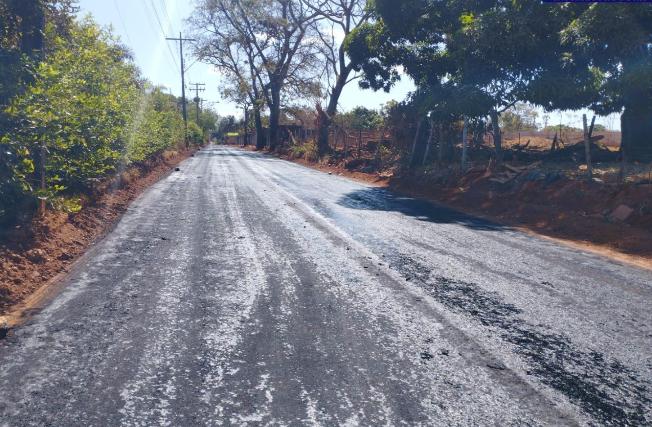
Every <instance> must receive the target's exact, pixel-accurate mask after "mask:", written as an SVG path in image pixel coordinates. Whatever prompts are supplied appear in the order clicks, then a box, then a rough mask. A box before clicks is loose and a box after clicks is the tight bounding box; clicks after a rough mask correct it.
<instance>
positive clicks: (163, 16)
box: [79, 0, 414, 115]
mask: <svg viewBox="0 0 652 427" xmlns="http://www.w3.org/2000/svg"><path fill="white" fill-rule="evenodd" d="M193 3H194V2H193V1H188V0H80V1H79V6H80V9H81V10H80V14H81V15H82V16H83V15H85V14H89V13H90V14H91V15H92V16H93V19H94V20H95V21H96V22H98V23H99V24H100V25H103V26H111V27H112V28H113V32H114V34H116V35H118V36H119V37H120V39H121V40H122V42H123V43H124V44H126V45H128V46H129V47H130V48H131V50H132V51H133V53H134V56H135V60H136V64H137V65H138V67H139V68H140V69H141V71H142V73H143V75H144V76H145V77H146V78H148V79H149V80H151V81H152V82H153V83H155V84H159V85H163V86H166V87H167V88H169V89H170V90H171V91H172V93H174V94H176V95H181V77H180V66H179V45H178V44H177V43H175V42H171V41H166V40H165V37H178V35H179V31H184V32H185V29H186V28H187V27H186V24H185V19H186V18H187V17H188V16H189V15H190V14H191V13H192V10H193ZM193 62H194V59H193V58H192V57H191V56H190V55H189V49H188V54H187V55H186V67H188V66H190V65H191V64H192V65H191V67H190V70H189V71H188V72H187V73H186V82H187V83H195V82H197V83H206V91H205V92H203V93H202V94H201V97H202V98H204V99H207V100H208V101H209V102H210V103H212V104H213V107H214V108H216V109H217V110H218V112H219V113H220V114H222V115H226V114H235V115H240V112H239V111H238V110H236V107H235V105H233V104H230V103H228V102H225V101H223V100H222V99H221V97H220V94H219V89H218V86H219V75H218V74H217V73H216V72H215V70H213V69H212V68H211V67H210V66H208V65H205V64H202V63H199V62H197V63H194V64H193ZM413 88H414V86H413V84H412V83H411V81H409V79H407V78H406V79H404V81H403V82H401V83H400V84H399V85H398V86H397V87H396V88H395V89H394V90H392V92H391V93H390V94H386V93H384V92H373V91H370V90H364V91H363V90H362V89H360V88H358V86H357V82H353V83H350V84H349V86H347V88H346V89H345V90H344V93H343V94H342V98H341V99H340V104H341V106H342V107H343V108H344V109H351V108H353V107H355V106H357V105H363V106H365V107H369V108H378V107H379V106H380V105H382V104H384V103H385V102H387V101H389V100H390V99H396V100H399V101H400V100H402V99H404V98H405V96H406V94H407V93H408V92H409V91H410V90H412V89H413ZM186 96H187V97H188V98H192V97H193V96H194V95H190V94H189V93H188V92H187V93H186Z"/></svg>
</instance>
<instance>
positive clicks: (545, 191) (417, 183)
mask: <svg viewBox="0 0 652 427" xmlns="http://www.w3.org/2000/svg"><path fill="white" fill-rule="evenodd" d="M280 157H282V158H284V159H286V160H290V161H294V162H297V163H300V164H303V165H305V166H309V167H312V168H315V169H318V170H321V171H324V172H330V173H334V174H338V175H343V176H348V177H350V178H354V179H357V180H360V181H364V182H366V183H370V184H373V185H378V186H385V187H389V188H391V189H393V190H396V191H399V192H402V193H404V194H408V195H412V196H420V197H425V198H428V199H430V200H433V201H435V202H437V203H441V204H444V205H447V206H451V207H453V208H456V209H459V210H461V211H464V212H467V213H471V214H474V215H477V216H481V217H484V218H487V219H490V220H493V221H496V222H499V223H502V224H507V225H510V226H513V227H515V228H520V229H522V230H524V231H529V232H533V233H536V234H538V235H541V236H545V237H549V238H553V239H555V240H558V241H561V242H562V243H565V244H569V245H571V246H574V247H580V248H582V249H585V250H589V251H592V252H596V253H599V254H602V255H605V256H608V257H610V258H613V259H616V260H618V261H621V262H626V263H629V264H633V265H637V266H639V267H643V268H650V269H652V184H650V183H649V182H639V183H629V184H626V185H615V184H605V183H603V182H600V181H591V182H589V181H587V180H585V179H583V178H578V177H575V178H569V177H567V176H565V175H564V174H562V173H559V172H556V171H555V170H554V167H540V166H537V167H528V166H527V165H521V166H518V165H514V166H513V167H514V170H512V171H510V170H508V169H503V170H502V171H494V173H492V174H489V173H487V171H486V168H483V167H478V168H474V169H471V170H470V171H469V172H468V173H466V174H464V175H462V176H459V174H458V175H454V174H453V175H451V174H448V175H446V176H445V177H442V175H441V174H438V173H436V171H433V170H420V171H419V172H415V173H412V174H398V173H396V171H395V170H386V171H383V172H381V173H378V172H370V171H367V170H365V171H360V170H359V168H357V167H356V162H348V163H347V164H342V163H340V164H324V163H315V162H309V161H307V160H305V159H302V158H299V159H297V158H293V157H292V156H290V155H287V154H284V155H280ZM351 165H353V167H351ZM530 166H532V165H530ZM549 166H550V165H549ZM553 166H554V165H553ZM508 167H510V165H508ZM519 169H520V170H519ZM506 177H507V178H506ZM501 181H504V182H501Z"/></svg>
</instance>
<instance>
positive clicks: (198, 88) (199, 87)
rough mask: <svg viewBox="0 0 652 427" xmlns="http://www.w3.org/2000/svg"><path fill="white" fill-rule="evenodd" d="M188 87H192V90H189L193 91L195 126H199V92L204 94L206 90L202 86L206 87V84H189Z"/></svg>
mask: <svg viewBox="0 0 652 427" xmlns="http://www.w3.org/2000/svg"><path fill="white" fill-rule="evenodd" d="M188 86H194V88H190V90H194V91H195V99H194V100H193V101H195V104H196V108H195V113H196V115H197V124H199V103H200V98H199V92H204V91H205V90H206V89H205V88H204V86H206V83H190V84H188Z"/></svg>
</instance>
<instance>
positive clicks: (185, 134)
mask: <svg viewBox="0 0 652 427" xmlns="http://www.w3.org/2000/svg"><path fill="white" fill-rule="evenodd" d="M165 40H174V41H178V42H179V55H180V56H181V108H182V111H183V126H184V132H183V139H184V141H185V143H186V148H188V110H187V109H186V77H185V73H186V70H185V67H184V64H183V42H194V41H195V39H184V38H183V36H182V35H181V33H179V38H176V37H166V38H165Z"/></svg>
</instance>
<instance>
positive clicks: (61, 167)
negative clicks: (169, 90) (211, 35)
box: [0, 19, 203, 222]
mask: <svg viewBox="0 0 652 427" xmlns="http://www.w3.org/2000/svg"><path fill="white" fill-rule="evenodd" d="M45 38H46V40H47V45H48V49H47V55H46V56H45V57H44V58H42V59H41V60H40V61H31V62H30V63H33V64H34V65H33V66H32V72H31V75H32V78H31V80H30V82H29V84H26V85H25V87H24V88H23V90H22V91H21V92H20V93H17V94H16V95H14V96H13V97H12V99H11V100H10V101H9V102H7V103H6V104H7V106H6V107H5V108H4V110H3V112H2V114H1V115H0V126H2V129H0V130H2V132H1V133H0V222H2V221H4V220H6V219H7V218H10V217H13V216H15V214H16V213H19V212H20V211H21V210H25V209H28V208H27V206H28V205H30V204H31V205H32V206H34V205H35V204H34V203H33V202H34V201H35V200H36V199H37V198H44V199H46V200H48V202H49V203H50V205H52V206H55V205H56V204H57V200H62V196H69V195H74V194H77V193H82V192H87V191H88V190H90V189H92V188H93V186H94V184H95V183H96V182H97V181H99V180H101V179H104V178H105V177H107V176H108V175H109V174H111V173H113V172H115V170H116V169H117V168H118V167H120V166H124V165H127V164H129V163H134V162H142V161H144V160H146V159H147V158H149V157H151V156H154V155H157V154H159V153H161V152H162V151H164V150H165V149H166V148H168V147H173V146H175V145H178V144H181V143H183V120H182V118H181V113H180V111H179V108H178V102H177V99H176V98H175V97H174V96H172V95H167V94H164V93H163V92H162V91H161V90H160V89H159V88H152V87H151V85H149V84H148V83H147V82H145V81H143V79H141V78H140V75H139V72H138V70H137V69H136V67H135V66H134V65H133V63H132V61H131V59H130V55H129V53H128V52H127V51H126V50H125V49H124V48H123V47H122V46H121V45H120V43H119V41H118V40H116V39H114V38H113V37H112V36H111V34H110V33H109V32H108V31H105V30H103V29H101V28H99V27H98V26H97V25H96V24H95V23H93V22H92V21H91V20H90V19H85V20H83V21H81V22H74V21H71V23H70V27H69V28H67V30H66V32H65V37H64V36H63V35H61V32H60V31H59V30H58V29H57V28H56V27H55V26H54V25H48V27H47V28H46V34H45ZM26 64H27V63H26ZM189 134H190V139H191V141H192V142H193V143H196V144H199V143H201V142H202V141H203V131H202V129H200V128H199V127H198V126H197V125H195V124H194V123H191V124H190V126H189ZM42 159H45V163H44V170H45V178H46V185H45V188H44V189H42V188H40V187H41V186H40V179H41V171H42V169H43V168H42V167H41V166H42V164H43V162H42V161H41V160H42Z"/></svg>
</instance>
